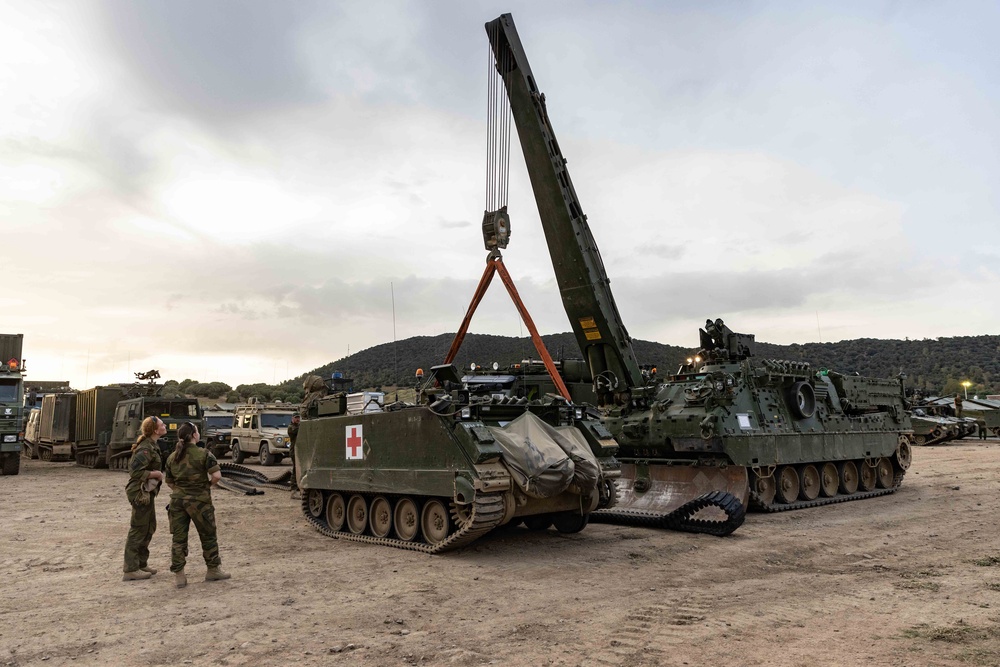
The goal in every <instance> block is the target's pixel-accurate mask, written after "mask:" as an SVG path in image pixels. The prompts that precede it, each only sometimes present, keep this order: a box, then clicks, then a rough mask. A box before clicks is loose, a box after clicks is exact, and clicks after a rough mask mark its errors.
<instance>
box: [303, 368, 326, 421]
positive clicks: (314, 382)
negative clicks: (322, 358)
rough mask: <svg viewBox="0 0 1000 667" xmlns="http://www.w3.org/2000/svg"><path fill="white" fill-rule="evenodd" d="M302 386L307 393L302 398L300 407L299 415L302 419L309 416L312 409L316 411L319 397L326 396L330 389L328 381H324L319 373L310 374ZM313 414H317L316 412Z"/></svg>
mask: <svg viewBox="0 0 1000 667" xmlns="http://www.w3.org/2000/svg"><path fill="white" fill-rule="evenodd" d="M302 388H303V389H305V391H306V395H305V397H304V398H303V399H302V405H301V406H300V407H299V416H300V417H302V419H306V418H307V417H309V416H310V415H309V413H310V411H312V412H315V408H316V406H317V405H318V404H319V399H321V398H323V397H324V396H326V395H327V394H328V393H329V392H330V390H329V389H327V387H326V383H325V382H323V378H321V377H320V376H318V375H310V376H309V377H307V378H306V379H305V381H304V382H303V383H302ZM312 416H314V417H315V416H316V415H315V414H314V415H312Z"/></svg>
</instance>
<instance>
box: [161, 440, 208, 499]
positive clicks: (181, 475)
mask: <svg viewBox="0 0 1000 667" xmlns="http://www.w3.org/2000/svg"><path fill="white" fill-rule="evenodd" d="M176 459H177V452H174V453H173V454H171V455H170V456H169V457H167V475H166V479H167V484H168V485H170V486H172V487H173V489H174V491H173V493H171V494H170V498H171V499H173V500H201V501H203V502H209V503H210V502H212V494H211V491H210V488H211V485H210V484H209V482H208V476H209V475H210V474H212V473H213V472H216V471H217V470H219V462H218V461H217V460H216V459H215V455H214V454H212V452H210V451H208V450H207V449H202V448H201V447H196V446H194V445H190V446H188V447H187V449H186V450H185V452H184V458H183V459H181V461H180V462H179V463H178V462H177V460H176Z"/></svg>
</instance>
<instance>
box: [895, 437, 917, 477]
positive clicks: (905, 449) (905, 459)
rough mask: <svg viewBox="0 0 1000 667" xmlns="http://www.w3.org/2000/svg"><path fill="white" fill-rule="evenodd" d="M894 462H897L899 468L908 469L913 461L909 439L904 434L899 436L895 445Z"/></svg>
mask: <svg viewBox="0 0 1000 667" xmlns="http://www.w3.org/2000/svg"><path fill="white" fill-rule="evenodd" d="M896 463H898V464H899V468H900V469H901V470H908V469H909V467H910V464H911V463H913V449H911V448H910V439H909V438H907V437H906V436H905V435H901V436H899V442H898V443H897V445H896Z"/></svg>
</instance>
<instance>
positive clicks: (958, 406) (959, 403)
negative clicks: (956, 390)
mask: <svg viewBox="0 0 1000 667" xmlns="http://www.w3.org/2000/svg"><path fill="white" fill-rule="evenodd" d="M955 416H956V417H959V418H961V417H962V397H961V396H959V395H958V394H955Z"/></svg>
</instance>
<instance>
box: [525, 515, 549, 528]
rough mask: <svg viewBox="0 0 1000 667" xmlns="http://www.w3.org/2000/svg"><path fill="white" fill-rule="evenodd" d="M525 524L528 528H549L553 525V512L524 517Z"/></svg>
mask: <svg viewBox="0 0 1000 667" xmlns="http://www.w3.org/2000/svg"><path fill="white" fill-rule="evenodd" d="M524 525H525V526H527V527H528V530H548V529H549V526H551V525H552V515H551V514H532V515H531V516H526V517H524Z"/></svg>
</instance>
